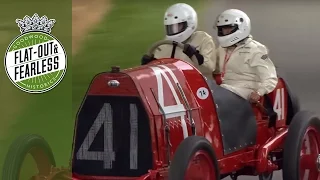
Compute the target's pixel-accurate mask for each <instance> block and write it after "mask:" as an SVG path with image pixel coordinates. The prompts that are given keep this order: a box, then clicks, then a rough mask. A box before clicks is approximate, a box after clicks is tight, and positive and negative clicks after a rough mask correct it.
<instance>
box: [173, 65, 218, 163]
mask: <svg viewBox="0 0 320 180" xmlns="http://www.w3.org/2000/svg"><path fill="white" fill-rule="evenodd" d="M174 65H175V66H177V67H179V68H180V69H181V70H182V72H183V74H184V76H185V78H186V80H187V82H188V85H189V86H190V88H191V90H192V94H193V95H194V97H196V100H197V103H198V104H199V106H200V107H201V111H200V112H201V116H202V118H203V123H202V122H199V124H201V126H202V127H201V129H203V136H204V137H206V138H207V139H208V140H209V141H210V142H211V143H212V147H213V148H214V150H215V153H216V156H217V158H218V159H220V158H222V157H223V145H222V141H221V133H220V127H219V122H218V120H217V114H216V107H215V105H214V101H213V99H212V92H211V91H210V87H209V86H208V84H207V83H206V80H205V78H204V77H203V76H202V75H201V74H200V72H199V71H198V70H197V69H195V68H194V67H193V66H191V65H190V64H188V63H186V62H183V61H177V62H175V63H174ZM204 93H205V94H204Z"/></svg>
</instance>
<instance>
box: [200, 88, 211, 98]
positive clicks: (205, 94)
mask: <svg viewBox="0 0 320 180" xmlns="http://www.w3.org/2000/svg"><path fill="white" fill-rule="evenodd" d="M197 96H198V98H199V99H207V98H208V96H209V91H208V89H207V88H205V87H201V88H199V89H198V90H197Z"/></svg>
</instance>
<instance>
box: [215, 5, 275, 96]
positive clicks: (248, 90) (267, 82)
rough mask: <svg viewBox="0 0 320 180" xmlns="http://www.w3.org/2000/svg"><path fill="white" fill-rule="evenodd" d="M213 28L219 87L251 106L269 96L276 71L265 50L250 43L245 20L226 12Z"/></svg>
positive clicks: (243, 16)
mask: <svg viewBox="0 0 320 180" xmlns="http://www.w3.org/2000/svg"><path fill="white" fill-rule="evenodd" d="M216 26H217V29H218V41H219V44H220V47H219V48H218V59H219V60H218V65H217V66H218V67H217V68H216V72H218V73H221V77H222V84H221V86H222V87H224V88H226V89H228V90H230V91H232V92H234V93H236V94H238V95H239V96H241V97H243V98H245V99H248V100H250V101H251V102H257V101H259V99H260V97H261V96H263V95H265V94H268V93H270V92H272V91H273V90H274V89H275V87H276V85H277V82H278V78H277V73H276V69H275V66H274V64H273V62H272V61H271V60H270V58H269V56H268V49H267V48H266V46H264V45H263V44H261V43H259V42H257V41H255V40H253V39H252V36H251V35H250V32H251V23H250V19H249V17H248V16H247V15H246V14H245V13H244V12H242V11H240V10H237V9H229V10H226V11H224V12H222V13H221V14H220V15H219V16H218V18H217V22H216Z"/></svg>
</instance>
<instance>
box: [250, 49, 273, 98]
mask: <svg viewBox="0 0 320 180" xmlns="http://www.w3.org/2000/svg"><path fill="white" fill-rule="evenodd" d="M249 63H250V66H251V67H253V68H255V71H256V73H257V75H258V76H259V78H260V82H261V85H260V87H259V88H258V90H257V92H258V93H259V94H260V95H261V96H263V95H265V94H268V93H270V92H272V91H273V90H274V89H275V88H276V86H277V83H278V77H277V72H276V68H275V66H274V64H273V62H272V61H271V60H270V58H269V56H268V53H267V52H266V51H261V52H257V53H255V54H253V58H252V59H251V61H250V62H249Z"/></svg>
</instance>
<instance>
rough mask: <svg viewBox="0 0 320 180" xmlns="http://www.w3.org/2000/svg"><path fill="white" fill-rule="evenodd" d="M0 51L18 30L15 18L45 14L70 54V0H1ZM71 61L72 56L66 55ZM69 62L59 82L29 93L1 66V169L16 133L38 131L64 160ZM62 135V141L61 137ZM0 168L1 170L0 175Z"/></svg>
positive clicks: (69, 127) (60, 160)
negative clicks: (18, 86) (48, 88)
mask: <svg viewBox="0 0 320 180" xmlns="http://www.w3.org/2000/svg"><path fill="white" fill-rule="evenodd" d="M0 6H1V11H0V37H1V41H0V53H1V54H3V55H4V54H5V51H6V49H7V46H8V45H9V43H10V42H11V41H12V40H13V39H14V38H15V37H16V36H17V35H19V34H20V31H19V28H18V26H17V24H16V23H15V20H16V18H23V17H24V16H25V15H29V16H32V15H33V14H34V13H38V14H39V16H40V17H41V16H43V15H47V17H48V18H53V19H56V24H55V26H54V28H53V30H52V34H53V35H54V36H56V37H57V38H58V39H59V40H60V41H61V42H62V44H63V45H64V48H65V49H66V51H67V52H68V53H69V54H70V55H71V24H72V23H71V22H72V19H71V13H72V12H71V0H67V1H65V0H57V1H54V2H53V1H49V0H42V1H40V0H31V1H22V0H18V1H9V0H3V1H1V2H0ZM68 61H69V63H70V61H71V56H69V57H68ZM70 65H71V63H70V64H69V67H68V71H67V74H66V76H65V78H64V80H63V81H62V82H61V84H60V85H59V86H58V87H56V88H55V89H53V90H52V91H50V92H47V93H44V94H28V93H24V92H22V91H20V90H19V89H18V88H16V87H15V86H14V85H13V84H12V83H11V82H10V81H9V79H8V77H7V75H6V73H5V69H4V68H3V66H2V68H1V69H0V86H1V88H0V99H1V102H0V114H1V116H0V170H2V166H3V162H4V157H5V155H6V153H7V151H8V147H9V145H10V144H11V142H12V141H13V140H14V139H15V138H16V137H17V136H19V135H21V134H25V133H37V134H39V135H41V136H43V137H45V138H46V139H47V140H48V142H49V143H50V145H51V146H52V149H53V151H54V153H55V154H57V156H56V157H57V163H58V164H66V163H67V158H68V157H69V155H70V146H71V144H70V143H71V138H72V131H71V130H72V127H73V121H72V114H71V107H72V105H71V77H72V76H71V73H72V71H71V67H70ZM61 139H63V140H64V141H61ZM1 173H2V171H0V177H1Z"/></svg>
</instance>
